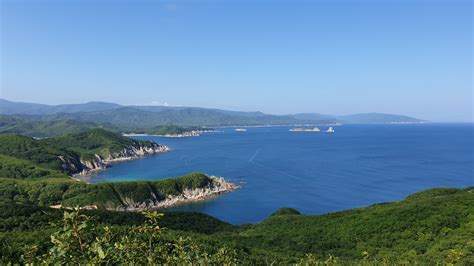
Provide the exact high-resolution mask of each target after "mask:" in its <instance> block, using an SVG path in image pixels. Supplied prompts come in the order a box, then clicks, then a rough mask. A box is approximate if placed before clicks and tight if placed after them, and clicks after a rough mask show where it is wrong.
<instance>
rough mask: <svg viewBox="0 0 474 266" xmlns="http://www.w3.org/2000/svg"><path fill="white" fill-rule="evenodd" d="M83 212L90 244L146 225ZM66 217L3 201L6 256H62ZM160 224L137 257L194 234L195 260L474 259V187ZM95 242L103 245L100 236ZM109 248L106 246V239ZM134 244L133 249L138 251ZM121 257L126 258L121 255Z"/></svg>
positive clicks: (190, 243) (188, 243) (0, 231)
mask: <svg viewBox="0 0 474 266" xmlns="http://www.w3.org/2000/svg"><path fill="white" fill-rule="evenodd" d="M81 212H82V213H83V214H86V215H87V216H88V217H93V219H92V220H90V221H89V220H88V225H87V226H88V228H89V227H93V228H94V232H93V233H90V234H92V236H90V235H89V236H88V238H87V239H90V240H89V241H90V244H91V246H93V245H92V244H93V243H94V239H96V238H95V237H97V239H101V238H103V237H105V236H107V234H110V235H111V236H113V237H112V239H115V240H112V241H111V242H112V243H114V241H118V240H120V241H123V239H122V238H120V236H122V235H128V234H127V232H132V231H133V232H135V230H136V227H137V226H138V227H140V226H145V225H146V223H145V225H144V221H145V218H144V217H143V216H142V215H141V214H138V213H117V212H111V211H101V210H90V211H86V210H84V211H81ZM61 218H62V211H61V210H51V209H47V208H42V207H36V206H31V205H22V204H0V243H1V244H0V253H1V254H2V256H3V257H2V260H3V261H12V260H13V261H20V260H21V255H24V259H26V258H27V257H30V258H33V257H38V255H39V254H49V255H47V256H46V257H44V258H45V259H55V260H60V258H59V257H58V254H55V253H51V252H52V251H53V250H57V248H60V247H61V245H60V243H59V242H56V243H55V245H53V244H52V243H51V242H49V241H48V239H49V238H50V235H51V234H52V233H53V232H56V233H55V234H53V235H54V236H55V237H56V239H61V241H63V242H64V241H71V243H72V242H74V241H73V240H71V239H65V237H66V236H64V232H63V231H62V230H64V228H68V227H67V226H66V227H62V228H63V229H61V230H59V231H58V229H57V227H54V226H52V225H50V224H49V222H51V221H52V222H56V223H58V222H60V221H61ZM158 224H159V225H160V226H161V227H166V228H167V229H165V230H164V231H159V230H156V231H153V232H155V233H158V232H160V236H159V237H157V238H156V239H153V240H152V245H151V247H150V248H149V247H147V246H145V247H142V246H140V247H141V248H142V253H136V254H135V259H136V261H142V260H143V259H146V256H147V255H145V254H149V253H148V252H149V251H150V250H154V248H155V247H156V245H157V244H158V243H162V244H163V243H175V244H176V243H178V242H179V241H177V240H178V239H179V238H180V237H181V238H184V239H187V238H190V239H192V240H185V241H183V242H181V243H180V245H182V246H183V248H182V249H183V250H187V251H186V253H187V252H191V254H195V255H193V256H194V257H193V256H191V257H193V258H194V261H196V262H197V261H199V260H200V259H202V258H201V257H203V256H204V255H203V254H204V252H205V253H208V254H218V253H219V250H220V249H221V247H224V249H223V250H221V251H220V253H225V254H227V255H228V256H227V257H226V259H225V260H230V261H234V262H236V261H237V262H240V263H244V264H270V263H272V262H273V263H278V264H289V263H298V262H302V263H303V265H307V264H310V265H311V262H314V263H316V261H317V262H319V263H322V261H325V260H327V264H328V265H332V264H341V265H347V264H348V263H350V264H362V265H374V264H377V265H379V264H383V263H385V264H386V265H393V264H400V263H404V264H414V263H421V264H426V265H433V264H436V263H441V264H444V263H453V264H457V265H472V264H473V263H474V241H473V239H474V238H473V236H474V188H467V189H432V190H427V191H424V192H420V193H416V194H413V195H412V196H410V197H408V198H407V199H405V200H403V201H400V202H395V203H385V204H377V205H373V206H370V207H367V208H362V209H354V210H348V211H342V212H337V213H331V214H326V215H301V214H299V213H297V212H296V211H295V210H292V209H282V210H280V211H278V212H277V213H276V214H275V215H272V216H271V217H269V218H268V219H267V220H265V221H263V222H262V223H260V224H255V225H250V224H249V225H242V226H238V227H236V226H231V225H229V224H226V223H223V222H220V221H218V220H216V219H214V218H212V217H209V216H207V215H203V214H196V213H171V212H165V214H164V217H163V218H162V219H161V220H158ZM69 226H70V225H69ZM105 226H107V228H108V229H105V228H106V227H105ZM106 230H109V231H110V233H106ZM84 233H85V232H84ZM61 234H63V235H61ZM147 235H149V233H148V234H147ZM130 237H131V236H130ZM135 237H137V239H141V240H142V241H141V242H145V243H148V242H147V241H143V239H148V238H145V237H146V235H145V234H143V235H141V236H137V235H135V236H133V237H132V238H133V239H134V238H135ZM61 243H62V242H61ZM68 243H69V242H68ZM101 243H102V242H101ZM154 243H155V244H154ZM135 244H137V243H135ZM142 244H143V243H142ZM94 245H95V246H97V243H96V244H94ZM101 245H105V244H103V243H102V244H101ZM102 247H103V248H104V249H105V247H107V246H106V245H105V246H102ZM191 247H192V248H191ZM51 248H53V250H52V249H51ZM129 248H130V252H137V251H136V250H135V251H132V250H133V249H132V248H131V247H129ZM48 250H49V253H48ZM87 250H89V251H90V253H88V254H89V255H87V256H88V257H89V258H90V261H95V260H96V259H97V258H99V257H100V256H99V253H98V252H97V251H96V252H95V253H94V251H93V249H87ZM193 250H194V251H195V252H194V251H193ZM76 251H77V250H76ZM76 251H74V250H73V251H71V250H70V251H68V252H76ZM119 251H120V249H119V250H116V249H112V250H110V251H109V252H117V254H113V255H112V254H110V257H108V258H110V259H111V260H113V258H115V259H116V258H117V256H119V255H120V254H123V253H120V252H119ZM224 251H225V252H224ZM160 252H161V253H158V252H156V253H157V254H162V256H163V257H168V256H169V253H167V252H165V251H163V250H162V251H160ZM94 254H95V255H94ZM139 254H140V255H139ZM196 254H199V255H196ZM307 254H311V255H307ZM106 257H107V256H106ZM119 257H120V256H119ZM138 257H139V258H138ZM301 258H303V260H302V259H301ZM328 258H330V259H329V260H328ZM103 259H104V260H105V257H104V258H103ZM161 259H163V258H161ZM161 259H157V261H160V260H161ZM120 261H127V260H126V259H124V258H121V260H120ZM221 263H222V261H221Z"/></svg>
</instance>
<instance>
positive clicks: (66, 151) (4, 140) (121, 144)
mask: <svg viewBox="0 0 474 266" xmlns="http://www.w3.org/2000/svg"><path fill="white" fill-rule="evenodd" d="M154 145H156V144H153V143H152V142H149V141H139V140H133V139H130V138H126V137H123V136H121V135H120V134H116V133H113V132H109V131H106V130H104V129H100V128H97V129H92V130H89V131H87V132H82V133H77V134H68V135H64V136H61V137H56V138H47V139H39V140H38V139H33V138H30V137H25V136H21V135H15V134H0V155H5V156H10V157H15V158H17V159H22V160H27V161H30V162H31V163H33V164H36V165H38V166H42V167H45V168H48V169H53V170H56V171H61V172H63V173H66V174H74V173H78V172H81V171H82V170H83V168H84V166H83V164H82V163H81V160H82V161H92V160H94V155H95V154H97V155H99V156H101V157H102V158H107V157H109V156H117V155H118V153H120V152H121V151H123V150H126V149H132V148H139V147H152V146H154Z"/></svg>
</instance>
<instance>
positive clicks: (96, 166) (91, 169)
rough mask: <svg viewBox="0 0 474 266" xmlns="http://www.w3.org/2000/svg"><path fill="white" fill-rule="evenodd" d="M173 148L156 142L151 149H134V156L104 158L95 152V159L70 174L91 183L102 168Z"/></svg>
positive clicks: (76, 178) (77, 179)
mask: <svg viewBox="0 0 474 266" xmlns="http://www.w3.org/2000/svg"><path fill="white" fill-rule="evenodd" d="M170 151H171V149H170V148H169V147H168V146H166V145H162V144H156V146H153V147H152V148H149V149H143V147H142V148H141V149H140V150H138V149H132V150H131V152H132V154H133V155H132V156H120V155H119V156H118V157H115V158H113V157H109V158H106V159H103V158H102V157H100V156H99V155H98V154H95V160H94V161H82V160H81V164H82V165H83V167H84V169H83V170H82V171H81V172H79V173H75V174H73V175H71V176H70V178H71V179H73V180H76V181H79V182H85V183H87V184H91V182H90V177H91V176H92V175H93V174H94V173H96V172H99V171H102V170H107V168H110V167H112V165H113V164H116V163H121V162H126V161H132V160H138V159H142V158H144V157H148V156H153V155H157V154H160V153H166V152H170ZM123 153H125V154H126V153H130V150H124V151H123Z"/></svg>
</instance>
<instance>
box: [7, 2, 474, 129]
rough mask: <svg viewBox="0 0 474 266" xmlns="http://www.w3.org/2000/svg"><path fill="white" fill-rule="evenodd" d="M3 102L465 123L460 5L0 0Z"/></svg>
mask: <svg viewBox="0 0 474 266" xmlns="http://www.w3.org/2000/svg"><path fill="white" fill-rule="evenodd" d="M1 18H2V19H1V23H2V24H1V71H0V73H1V77H0V78H1V93H0V96H1V97H2V98H6V99H9V100H14V101H27V102H40V103H48V104H61V103H78V102H86V101H97V100H100V101H108V102H117V103H121V104H169V105H183V106H202V107H218V108H226V109H233V110H249V111H251V110H260V111H264V112H268V113H275V114H283V113H298V112H318V113H331V114H347V113H359V112H387V113H398V114H405V115H411V116H416V117H419V118H424V119H429V120H435V121H472V117H473V92H472V84H473V79H472V75H473V72H472V60H473V55H472V34H473V32H472V4H471V2H470V1H456V0H450V1H437V0H432V1H428V0H427V1H416V0H415V1H408V0H397V1H395V0H387V1H375V0H373V1H369V0H365V1H356V0H354V1H349V0H345V1H344V0H335V1H290V0H288V1H263V0H261V1H258V0H257V1H244V0H241V1H141V0H138V1H131V0H130V1H112V0H95V1H92V0H83V1H77V0H72V1H61V0H56V1H19V0H18V1H12V0H2V1H1Z"/></svg>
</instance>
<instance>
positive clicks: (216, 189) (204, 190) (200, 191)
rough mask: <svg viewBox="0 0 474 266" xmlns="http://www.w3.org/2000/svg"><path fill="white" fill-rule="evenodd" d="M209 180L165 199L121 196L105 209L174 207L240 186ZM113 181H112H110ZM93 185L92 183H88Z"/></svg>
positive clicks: (152, 193) (93, 205)
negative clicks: (139, 198) (202, 184)
mask: <svg viewBox="0 0 474 266" xmlns="http://www.w3.org/2000/svg"><path fill="white" fill-rule="evenodd" d="M206 176H207V177H208V178H209V179H210V180H211V182H210V183H209V184H207V185H206V186H203V187H200V188H186V189H184V190H183V191H182V192H180V193H179V194H177V195H168V196H167V197H166V198H165V199H162V200H158V199H159V198H160V194H161V193H162V192H160V191H158V192H157V194H155V192H151V195H150V197H149V198H148V199H147V200H144V201H142V202H135V201H134V200H133V199H130V198H121V199H120V202H122V204H123V205H121V206H115V207H108V208H106V209H107V210H111V211H124V212H141V211H147V210H161V209H168V208H174V207H178V206H182V205H186V204H190V203H196V202H201V201H205V200H208V199H212V198H215V197H218V196H219V195H221V194H224V193H229V192H232V191H235V190H237V189H239V188H240V186H239V185H236V184H234V183H232V182H228V181H226V180H225V179H224V178H223V177H217V176H212V175H206ZM112 183H113V182H112ZM88 185H91V186H93V184H90V183H88ZM49 207H50V208H53V209H71V207H68V206H63V205H62V204H56V205H51V206H49ZM79 209H99V207H98V206H97V205H95V204H89V205H84V206H79Z"/></svg>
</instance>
